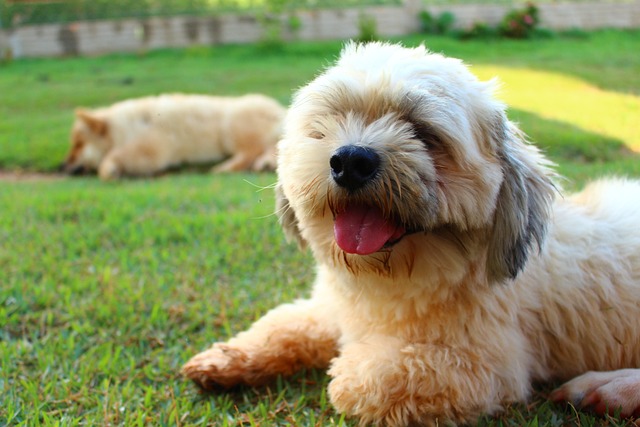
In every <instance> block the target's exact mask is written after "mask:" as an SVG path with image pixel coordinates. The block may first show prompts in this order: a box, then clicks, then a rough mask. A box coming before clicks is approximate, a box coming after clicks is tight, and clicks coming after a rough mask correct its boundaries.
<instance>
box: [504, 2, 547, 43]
mask: <svg viewBox="0 0 640 427" xmlns="http://www.w3.org/2000/svg"><path fill="white" fill-rule="evenodd" d="M539 22H540V20H539V17H538V8H537V7H536V6H535V5H534V4H533V3H529V4H527V6H526V7H525V8H524V9H517V10H512V11H511V12H509V13H508V14H507V15H505V17H504V18H503V19H502V22H501V23H500V27H499V30H500V34H502V35H504V36H505V37H510V38H516V39H524V38H530V37H531V36H532V35H533V34H534V33H535V30H536V27H537V26H538V23H539Z"/></svg>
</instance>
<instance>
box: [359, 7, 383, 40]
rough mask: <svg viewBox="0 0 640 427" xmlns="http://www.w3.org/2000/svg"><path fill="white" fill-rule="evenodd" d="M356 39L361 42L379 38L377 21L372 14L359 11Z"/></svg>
mask: <svg viewBox="0 0 640 427" xmlns="http://www.w3.org/2000/svg"><path fill="white" fill-rule="evenodd" d="M358 31H359V33H358V41H359V42H362V43H366V42H372V41H375V40H379V37H378V23H377V22H376V19H375V18H374V17H373V16H370V15H367V14H366V13H361V14H360V16H359V17H358Z"/></svg>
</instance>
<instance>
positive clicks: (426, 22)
mask: <svg viewBox="0 0 640 427" xmlns="http://www.w3.org/2000/svg"><path fill="white" fill-rule="evenodd" d="M418 19H420V31H421V32H423V33H433V29H434V19H433V15H432V14H431V13H430V12H429V11H428V10H422V11H420V13H419V14H418Z"/></svg>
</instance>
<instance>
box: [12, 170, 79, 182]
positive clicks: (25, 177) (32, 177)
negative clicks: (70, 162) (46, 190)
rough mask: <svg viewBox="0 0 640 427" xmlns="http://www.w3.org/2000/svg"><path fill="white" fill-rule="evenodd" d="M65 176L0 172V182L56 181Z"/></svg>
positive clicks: (59, 174) (25, 172)
mask: <svg viewBox="0 0 640 427" xmlns="http://www.w3.org/2000/svg"><path fill="white" fill-rule="evenodd" d="M66 176H67V175H63V174H61V173H43V172H27V171H3V170H0V182H35V181H58V180H61V179H64V178H65V177H66Z"/></svg>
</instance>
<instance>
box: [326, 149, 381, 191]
mask: <svg viewBox="0 0 640 427" xmlns="http://www.w3.org/2000/svg"><path fill="white" fill-rule="evenodd" d="M329 165H330V166H331V176H333V180H334V181H335V182H336V184H338V185H339V186H340V187H344V188H346V189H347V190H357V189H358V188H360V187H362V186H364V185H365V184H366V183H367V182H368V181H370V180H371V179H373V177H374V176H375V175H376V173H377V172H378V168H379V167H380V156H378V154H377V153H376V152H375V151H373V150H372V149H370V148H366V147H360V146H358V145H344V146H342V147H340V148H338V150H336V152H335V153H334V154H333V156H331V159H330V160H329Z"/></svg>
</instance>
